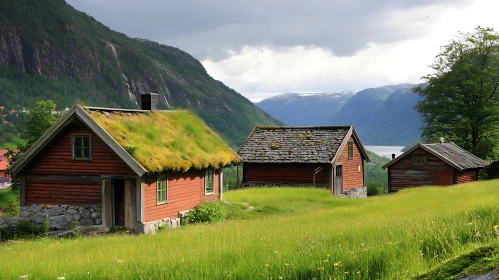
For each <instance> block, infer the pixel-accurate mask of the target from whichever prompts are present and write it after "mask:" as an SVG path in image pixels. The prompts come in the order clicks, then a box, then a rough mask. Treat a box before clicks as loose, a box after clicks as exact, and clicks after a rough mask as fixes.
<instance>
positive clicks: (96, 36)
mask: <svg viewBox="0 0 499 280" xmlns="http://www.w3.org/2000/svg"><path fill="white" fill-rule="evenodd" d="M166 28H174V27H166ZM0 92H1V93H2V94H1V95H0V105H3V106H6V107H7V108H15V107H18V108H19V107H27V108H30V107H32V106H33V105H34V103H35V102H36V101H37V100H42V99H49V98H50V99H53V100H54V101H55V102H56V103H57V105H58V107H60V108H63V107H66V106H70V105H72V104H74V103H75V102H77V101H80V102H83V103H85V104H88V105H94V106H113V107H123V108H137V107H138V105H137V100H140V99H139V97H140V94H141V93H144V92H156V93H159V94H160V95H161V105H160V106H161V107H162V108H189V109H191V110H193V111H194V112H196V114H198V115H199V116H200V117H201V118H203V120H204V121H205V122H206V123H207V124H208V125H210V126H211V127H213V128H214V129H215V130H217V131H219V132H221V133H222V135H223V136H224V137H225V138H226V139H228V140H229V141H230V142H231V143H232V144H233V145H240V144H241V143H242V142H243V141H244V139H246V137H247V135H248V134H249V133H250V132H251V130H252V129H253V127H254V126H255V125H257V124H262V125H272V124H282V123H281V122H279V121H277V120H276V119H274V118H272V117H271V116H270V115H268V114H266V113H265V112H263V111H262V110H261V109H259V108H258V107H256V106H254V105H253V104H252V103H251V102H250V101H249V100H247V99H246V98H244V97H243V96H242V95H240V94H238V93H237V92H235V91H234V90H232V89H230V88H229V87H227V86H225V85H224V84H223V83H222V82H219V81H216V80H214V79H213V78H212V77H210V76H209V75H208V73H207V72H206V70H205V69H204V67H203V66H202V65H201V63H200V62H199V61H197V60H196V59H194V58H193V57H192V56H190V55H189V54H187V53H185V52H183V51H182V50H179V49H177V48H174V47H169V46H165V45H160V44H158V43H155V42H151V41H147V40H142V39H131V38H128V37H127V36H126V35H124V34H121V33H118V32H115V31H112V30H110V29H109V28H107V27H106V26H104V25H103V24H101V23H99V22H98V21H96V20H95V19H94V18H92V17H90V16H88V15H86V14H85V13H82V12H79V11H77V10H75V9H74V8H72V7H71V6H70V5H68V4H67V3H66V2H65V1H64V0H40V1H29V0H16V1H12V0H8V1H1V2H0Z"/></svg>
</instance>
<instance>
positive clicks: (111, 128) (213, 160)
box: [87, 109, 240, 172]
mask: <svg viewBox="0 0 499 280" xmlns="http://www.w3.org/2000/svg"><path fill="white" fill-rule="evenodd" d="M87 112H88V113H89V115H90V116H91V117H92V118H93V119H94V120H95V121H96V122H97V123H98V124H99V125H100V126H101V127H102V128H104V129H105V130H106V131H107V133H109V135H111V136H112V137H113V138H114V140H116V142H118V143H119V144H120V145H121V146H122V147H123V148H124V149H125V150H126V151H127V152H128V153H129V154H131V156H133V157H134V158H135V160H137V162H138V163H140V164H141V165H142V166H143V167H144V168H146V169H147V170H148V171H149V172H162V171H187V170H189V169H204V168H208V167H215V168H219V167H222V166H225V165H229V164H234V163H238V162H239V161H240V158H239V156H238V155H237V154H236V153H235V152H234V151H233V150H232V149H231V148H230V147H229V145H228V144H227V143H226V142H225V141H224V140H223V139H222V138H221V137H220V136H219V135H217V134H216V133H215V132H213V131H212V130H211V129H210V128H209V127H208V126H207V125H206V124H205V123H204V122H203V121H202V120H201V119H199V118H198V117H197V116H195V115H194V114H193V113H191V112H189V111H151V112H124V111H112V112H106V111H104V112H103V111H99V110H88V109H87Z"/></svg>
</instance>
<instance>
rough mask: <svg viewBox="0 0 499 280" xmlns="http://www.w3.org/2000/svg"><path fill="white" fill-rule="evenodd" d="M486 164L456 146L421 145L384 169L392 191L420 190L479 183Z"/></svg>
mask: <svg viewBox="0 0 499 280" xmlns="http://www.w3.org/2000/svg"><path fill="white" fill-rule="evenodd" d="M486 165H487V164H486V162H485V161H484V160H482V159H480V158H478V157H477V156H475V155H473V154H471V153H470V152H468V151H465V150H463V149H462V148H460V147H459V146H457V145H455V144H453V143H440V144H417V145H416V146H414V147H412V148H411V149H409V150H408V151H406V152H405V153H403V154H402V155H400V156H398V157H397V158H395V159H393V160H392V161H390V162H388V163H387V164H385V165H384V166H383V168H388V191H389V192H395V191H398V190H401V189H404V188H410V187H417V186H448V185H453V184H461V183H468V182H472V181H476V180H478V171H479V170H480V169H481V168H484V167H485V166H486Z"/></svg>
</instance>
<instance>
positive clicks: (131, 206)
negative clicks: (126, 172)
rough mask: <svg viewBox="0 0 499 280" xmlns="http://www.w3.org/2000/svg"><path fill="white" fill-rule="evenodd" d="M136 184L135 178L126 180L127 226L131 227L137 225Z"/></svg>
mask: <svg viewBox="0 0 499 280" xmlns="http://www.w3.org/2000/svg"><path fill="white" fill-rule="evenodd" d="M134 185H135V180H125V227H126V228H129V229H133V228H134V227H135V221H136V220H137V214H136V208H137V207H136V200H135V187H134Z"/></svg>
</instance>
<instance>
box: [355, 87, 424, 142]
mask: <svg viewBox="0 0 499 280" xmlns="http://www.w3.org/2000/svg"><path fill="white" fill-rule="evenodd" d="M413 87H414V85H409V86H408V87H405V86H402V87H400V88H398V89H397V90H395V91H394V92H393V93H392V94H391V95H390V96H388V97H387V98H386V99H385V101H384V102H383V104H382V106H381V107H380V108H379V109H378V110H377V111H376V112H374V113H373V114H372V116H371V117H370V118H369V120H368V121H367V122H366V123H364V124H362V125H359V133H360V134H362V135H363V136H362V137H364V138H362V140H363V141H365V142H366V143H369V145H380V146H385V145H393V146H404V145H407V144H409V143H414V142H417V141H418V140H419V139H420V136H421V131H420V130H419V128H420V127H421V125H422V123H421V116H420V115H419V113H418V112H416V110H414V106H416V104H417V103H418V102H419V101H421V99H422V97H420V96H419V95H417V94H416V93H414V92H413V91H412V88H413Z"/></svg>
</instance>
